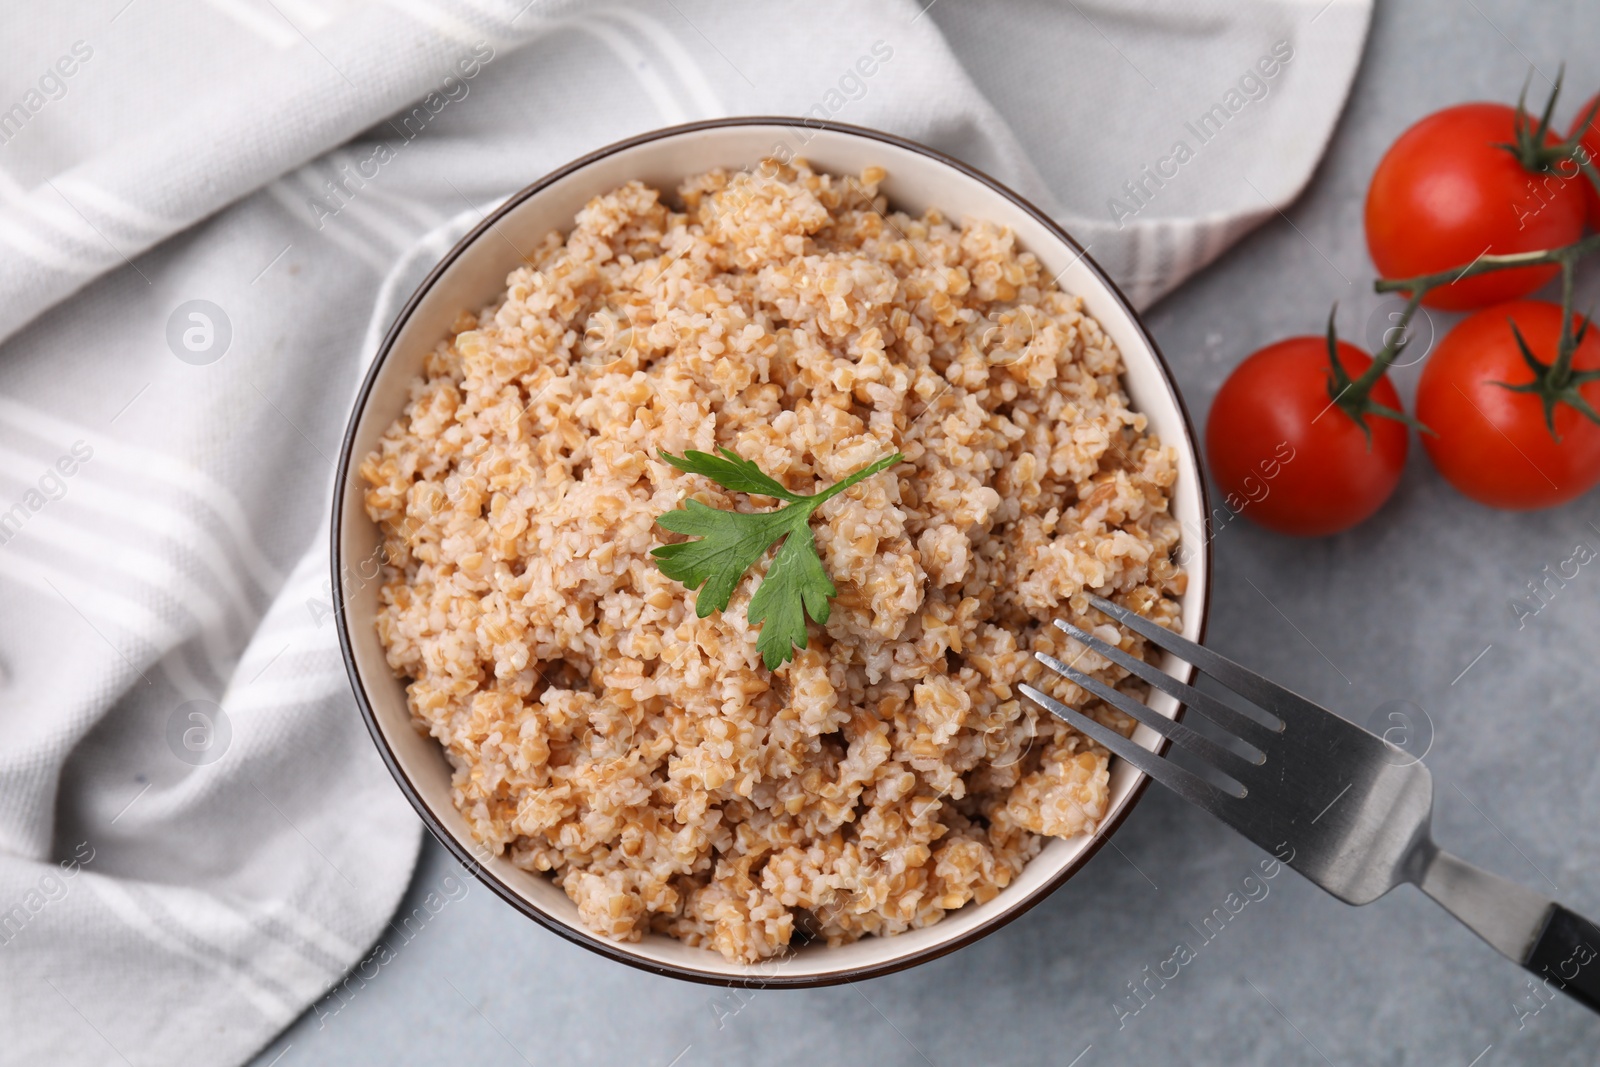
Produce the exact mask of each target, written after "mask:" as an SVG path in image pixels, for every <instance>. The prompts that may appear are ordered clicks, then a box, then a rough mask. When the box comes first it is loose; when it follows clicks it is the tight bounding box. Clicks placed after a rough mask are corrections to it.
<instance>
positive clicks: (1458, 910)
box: [1417, 843, 1600, 1012]
mask: <svg viewBox="0 0 1600 1067" xmlns="http://www.w3.org/2000/svg"><path fill="white" fill-rule="evenodd" d="M1424 847H1425V848H1426V849H1427V852H1426V853H1425V855H1426V860H1425V861H1424V869H1423V872H1422V877H1421V878H1420V879H1418V880H1417V886H1418V888H1420V889H1421V890H1422V891H1423V892H1424V893H1426V894H1428V896H1430V897H1432V898H1433V899H1434V900H1435V901H1436V902H1437V903H1438V904H1440V905H1441V906H1443V907H1444V909H1445V910H1446V911H1448V912H1449V913H1450V914H1451V915H1454V916H1455V917H1456V918H1457V919H1460V920H1461V921H1462V922H1463V923H1464V924H1466V926H1467V928H1468V929H1469V930H1471V931H1472V932H1473V933H1475V934H1477V935H1478V936H1479V937H1481V938H1483V939H1484V940H1485V941H1487V942H1489V944H1490V945H1492V946H1494V948H1495V949H1497V950H1498V951H1499V952H1500V953H1501V954H1502V955H1504V956H1507V957H1509V958H1510V959H1512V960H1515V961H1516V962H1517V963H1520V964H1521V965H1522V966H1523V967H1525V968H1527V969H1528V970H1529V971H1532V972H1533V973H1534V974H1536V975H1538V976H1539V977H1540V978H1542V979H1544V980H1545V981H1546V982H1548V983H1549V984H1550V985H1552V986H1554V987H1555V988H1557V989H1560V990H1562V991H1564V992H1565V993H1567V994H1568V995H1569V996H1571V997H1572V998H1573V999H1575V1000H1577V1001H1578V1002H1580V1003H1581V1004H1583V1005H1584V1007H1586V1008H1588V1009H1589V1010H1591V1011H1595V1012H1600V927H1596V926H1595V924H1594V923H1592V922H1590V921H1589V920H1588V919H1585V918H1584V917H1583V916H1581V915H1579V914H1578V913H1577V912H1575V911H1572V910H1571V909H1570V908H1565V907H1563V906H1562V905H1560V904H1557V903H1556V902H1555V901H1553V900H1551V899H1550V898H1549V897H1547V896H1545V895H1544V894H1542V893H1536V892H1534V891H1533V890H1532V889H1529V888H1528V887H1527V886H1524V885H1518V884H1517V883H1516V882H1513V881H1511V880H1509V879H1506V878H1502V877H1500V876H1499V875H1498V874H1491V873H1490V872H1488V871H1486V870H1483V869H1482V868H1481V867H1474V866H1473V865H1472V864H1470V863H1468V862H1467V861H1465V860H1463V859H1460V858H1458V857H1456V856H1452V855H1451V854H1450V853H1448V852H1446V851H1444V850H1443V849H1440V848H1436V847H1432V846H1431V843H1428V844H1427V845H1425V846H1424Z"/></svg>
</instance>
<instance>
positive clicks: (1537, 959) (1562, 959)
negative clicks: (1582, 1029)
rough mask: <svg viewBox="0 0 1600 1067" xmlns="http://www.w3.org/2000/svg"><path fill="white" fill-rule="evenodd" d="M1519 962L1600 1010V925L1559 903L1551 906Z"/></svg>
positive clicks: (1594, 1008)
mask: <svg viewBox="0 0 1600 1067" xmlns="http://www.w3.org/2000/svg"><path fill="white" fill-rule="evenodd" d="M1522 965H1523V966H1524V967H1526V968H1527V969H1528V970H1530V971H1532V972H1533V973H1534V974H1536V975H1538V976H1539V977H1540V978H1543V979H1545V980H1546V981H1548V982H1549V983H1550V984H1551V985H1553V986H1555V987H1556V988H1557V989H1560V990H1562V991H1564V992H1565V993H1566V994H1567V995H1568V996H1571V997H1572V998H1573V999H1575V1000H1577V1001H1579V1002H1580V1003H1582V1004H1583V1005H1584V1006H1585V1007H1587V1008H1588V1009H1589V1010H1590V1011H1596V1012H1600V927H1597V926H1595V924H1594V923H1592V922H1590V921H1589V920H1588V919H1585V918H1584V917H1583V916H1582V915H1579V914H1578V913H1577V912H1575V911H1572V910H1571V909H1569V908H1565V907H1562V906H1561V905H1560V904H1554V903H1553V904H1551V905H1550V914H1549V916H1548V917H1547V918H1546V919H1545V923H1544V929H1543V930H1541V931H1540V932H1539V936H1538V938H1537V939H1536V940H1535V941H1534V943H1533V948H1532V949H1530V950H1529V951H1528V958H1527V959H1526V960H1524V961H1523V963H1522Z"/></svg>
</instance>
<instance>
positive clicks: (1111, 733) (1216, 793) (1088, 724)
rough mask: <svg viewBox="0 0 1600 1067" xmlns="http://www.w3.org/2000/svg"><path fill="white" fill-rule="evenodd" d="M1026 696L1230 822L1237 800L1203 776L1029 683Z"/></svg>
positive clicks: (1163, 783) (1182, 795) (1195, 802)
mask: <svg viewBox="0 0 1600 1067" xmlns="http://www.w3.org/2000/svg"><path fill="white" fill-rule="evenodd" d="M1017 688H1019V689H1020V690H1022V695H1023V696H1025V697H1027V698H1028V699H1029V700H1031V701H1033V702H1034V703H1035V704H1038V705H1039V706H1040V707H1041V708H1044V709H1045V710H1046V711H1048V712H1050V714H1052V715H1054V716H1055V717H1056V718H1058V719H1061V720H1062V721H1063V722H1065V723H1066V724H1067V725H1068V726H1071V727H1072V728H1073V729H1074V730H1077V731H1078V732H1079V733H1081V734H1083V735H1084V736H1086V737H1089V738H1091V739H1093V740H1095V741H1098V742H1099V743H1100V744H1102V745H1104V746H1105V747H1106V748H1107V749H1109V750H1110V751H1111V753H1112V754H1113V755H1116V756H1119V757H1121V758H1122V759H1124V760H1127V761H1128V762H1129V763H1131V764H1132V765H1133V766H1134V767H1135V768H1137V769H1138V770H1140V771H1143V772H1144V773H1145V774H1148V775H1149V776H1150V777H1152V778H1154V779H1155V780H1156V781H1158V782H1160V783H1161V784H1162V785H1164V786H1166V787H1167V788H1168V789H1170V790H1172V791H1173V792H1174V793H1177V794H1178V795H1179V796H1181V797H1182V798H1183V799H1185V800H1187V801H1188V802H1189V803H1191V804H1193V805H1195V806H1196V807H1199V808H1204V809H1205V810H1206V811H1209V812H1211V813H1212V814H1213V815H1218V816H1222V817H1223V818H1227V817H1228V816H1227V815H1226V814H1225V808H1224V805H1225V804H1226V803H1227V802H1228V801H1229V800H1232V799H1234V798H1232V797H1230V796H1228V794H1226V793H1224V792H1223V791H1222V790H1221V789H1218V788H1217V787H1216V786H1214V785H1212V784H1211V783H1210V782H1208V781H1206V780H1205V779H1204V778H1201V777H1200V776H1199V775H1197V774H1194V773H1192V772H1190V771H1187V770H1184V769H1183V768H1182V767H1179V766H1178V765H1177V764H1175V763H1172V762H1171V761H1169V760H1165V759H1162V758H1161V757H1160V756H1158V755H1156V754H1155V753H1154V752H1151V751H1150V750H1149V749H1147V748H1144V747H1143V746H1141V745H1136V744H1134V743H1133V742H1132V741H1130V740H1128V739H1127V738H1126V737H1123V736H1122V735H1121V734H1119V733H1117V732H1116V731H1115V730H1112V729H1110V728H1108V727H1105V726H1102V725H1100V724H1099V723H1097V722H1095V721H1094V720H1093V719H1091V718H1089V716H1087V715H1085V714H1083V713H1082V712H1081V711H1078V710H1077V709H1075V708H1069V707H1067V706H1066V705H1065V704H1063V703H1061V701H1059V700H1057V699H1056V698H1055V697H1052V696H1050V695H1048V694H1046V693H1041V692H1040V691H1039V690H1037V689H1035V688H1034V687H1033V686H1031V685H1027V684H1026V683H1024V684H1022V685H1020V686H1018V687H1017Z"/></svg>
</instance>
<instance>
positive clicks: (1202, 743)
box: [1033, 652, 1266, 779]
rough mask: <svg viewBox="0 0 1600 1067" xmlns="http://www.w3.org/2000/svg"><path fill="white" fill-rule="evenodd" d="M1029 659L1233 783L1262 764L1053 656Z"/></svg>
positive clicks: (1263, 760)
mask: <svg viewBox="0 0 1600 1067" xmlns="http://www.w3.org/2000/svg"><path fill="white" fill-rule="evenodd" d="M1033 658H1034V659H1036V660H1038V661H1039V662H1040V663H1043V664H1044V665H1045V666H1046V667H1049V668H1050V669H1051V670H1053V671H1055V672H1056V673H1057V674H1060V675H1064V676H1065V677H1066V678H1068V679H1069V680H1070V681H1072V682H1074V683H1076V684H1077V685H1078V686H1080V687H1081V688H1083V689H1087V690H1088V691H1089V692H1090V693H1093V694H1094V695H1095V696H1097V697H1099V698H1100V699H1101V700H1103V701H1105V702H1106V703H1107V704H1110V705H1111V706H1112V707H1114V708H1116V709H1117V710H1119V711H1121V712H1122V713H1123V714H1125V715H1131V716H1133V717H1134V718H1135V719H1137V720H1138V721H1140V722H1142V723H1144V724H1145V725H1146V726H1148V727H1150V729H1152V730H1154V731H1155V732H1156V733H1158V734H1160V735H1161V736H1162V737H1165V738H1166V739H1167V740H1169V741H1171V742H1173V743H1174V744H1178V745H1182V746H1183V747H1184V748H1187V749H1188V750H1189V751H1190V752H1193V753H1194V754H1195V755H1197V756H1199V757H1200V758H1201V759H1203V760H1205V761H1206V762H1208V763H1210V764H1211V765H1212V766H1214V767H1217V768H1218V769H1220V770H1222V771H1223V772H1224V773H1226V774H1228V775H1230V776H1232V777H1233V778H1235V779H1241V778H1243V777H1246V776H1248V775H1249V774H1250V772H1251V771H1252V770H1254V769H1255V768H1257V767H1259V766H1260V765H1261V764H1262V763H1265V762H1266V757H1265V756H1264V755H1263V756H1261V758H1260V759H1257V760H1253V761H1252V760H1248V759H1246V758H1245V757H1243V756H1241V755H1239V754H1238V753H1237V752H1230V751H1229V750H1228V749H1226V748H1224V747H1222V746H1221V745H1219V744H1217V743H1216V742H1215V741H1213V740H1211V739H1210V738H1209V737H1202V736H1201V735H1200V734H1197V733H1195V732H1194V731H1193V730H1191V729H1189V728H1188V727H1187V726H1185V725H1183V723H1181V722H1175V721H1173V720H1172V719H1169V718H1167V717H1166V716H1165V715H1163V714H1161V713H1160V712H1159V711H1157V710H1156V709H1155V708H1152V707H1150V705H1148V704H1145V703H1143V702H1141V701H1138V700H1135V699H1134V698H1133V697H1131V696H1129V695H1128V694H1126V693H1119V692H1117V691H1116V690H1115V689H1113V688H1111V687H1110V686H1109V685H1106V684H1105V683H1104V682H1102V681H1100V680H1099V679H1096V678H1093V677H1090V676H1089V675H1087V674H1085V673H1084V672H1082V671H1080V670H1078V669H1077V668H1076V667H1070V666H1068V665H1067V664H1065V663H1062V662H1061V661H1060V660H1058V659H1056V658H1055V657H1054V656H1050V655H1046V654H1045V653H1043V652H1035V653H1034V654H1033Z"/></svg>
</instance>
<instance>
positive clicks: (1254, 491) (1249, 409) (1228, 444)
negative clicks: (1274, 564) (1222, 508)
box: [1206, 337, 1407, 537]
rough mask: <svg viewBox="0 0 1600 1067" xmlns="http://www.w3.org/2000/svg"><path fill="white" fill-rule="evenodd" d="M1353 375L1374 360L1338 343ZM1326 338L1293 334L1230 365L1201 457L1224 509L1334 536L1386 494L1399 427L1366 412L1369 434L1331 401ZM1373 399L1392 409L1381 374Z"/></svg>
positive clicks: (1291, 530)
mask: <svg viewBox="0 0 1600 1067" xmlns="http://www.w3.org/2000/svg"><path fill="white" fill-rule="evenodd" d="M1339 364H1340V366H1342V367H1343V368H1344V370H1345V373H1347V374H1349V375H1350V377H1351V378H1357V377H1359V376H1360V375H1361V372H1362V371H1364V370H1366V369H1367V368H1368V367H1369V366H1371V365H1372V357H1371V356H1369V355H1367V354H1366V353H1365V352H1363V351H1361V349H1359V348H1357V347H1356V346H1355V345H1351V344H1346V343H1344V342H1343V341H1341V342H1339ZM1330 374H1331V369H1330V367H1329V365H1328V342H1327V338H1325V337H1291V338H1289V339H1287V340H1284V341H1279V342H1277V343H1276V344H1272V345H1268V346H1267V347H1266V348H1263V349H1261V350H1260V351H1259V352H1256V353H1255V354H1254V355H1252V356H1250V357H1249V358H1248V359H1246V360H1245V361H1244V362H1243V363H1241V364H1239V366H1238V367H1236V368H1234V371H1233V373H1232V374H1230V375H1229V376H1228V380H1227V381H1225V382H1223V383H1222V389H1221V391H1219V392H1218V393H1217V398H1216V400H1214V401H1212V404H1211V414H1210V416H1209V417H1208V418H1207V420H1206V457H1207V459H1208V460H1209V461H1210V465H1211V475H1212V477H1213V478H1215V479H1216V481H1217V485H1218V486H1220V487H1221V489H1222V491H1223V494H1224V499H1225V500H1226V502H1227V504H1228V506H1229V507H1231V508H1233V510H1235V511H1237V512H1239V513H1241V514H1243V515H1244V516H1245V517H1246V518H1249V519H1253V520H1255V521H1256V522H1258V523H1260V524H1261V525H1262V526H1265V527H1267V528H1268V529H1272V530H1277V531H1278V532H1280V533H1287V534H1297V535H1300V536H1304V537H1319V536H1322V535H1325V534H1332V533H1338V532H1339V531H1340V530H1346V529H1349V528H1350V527H1352V526H1354V525H1355V524H1356V523H1358V522H1361V521H1362V520H1363V519H1365V518H1367V517H1368V516H1370V515H1371V514H1372V513H1373V512H1375V511H1377V510H1378V508H1379V507H1380V506H1381V505H1382V504H1383V502H1384V501H1385V500H1387V499H1389V494H1391V493H1393V492H1394V487H1395V486H1396V485H1397V484H1399V482H1400V471H1401V470H1402V468H1404V466H1405V462H1406V448H1407V434H1406V428H1405V426H1403V425H1402V424H1400V423H1398V422H1396V421H1395V420H1393V419H1387V418H1381V417H1377V416H1369V417H1368V418H1367V425H1368V428H1369V429H1370V430H1371V431H1372V437H1371V440H1370V442H1369V440H1368V437H1367V434H1366V433H1365V432H1364V431H1363V430H1362V428H1361V426H1360V425H1359V424H1358V423H1357V422H1356V420H1355V419H1353V418H1351V417H1350V415H1349V414H1347V413H1346V412H1345V410H1344V409H1343V408H1341V407H1339V406H1338V405H1337V404H1334V403H1333V402H1332V399H1331V397H1330V396H1329V393H1328V382H1329V376H1330ZM1371 398H1372V399H1373V400H1374V401H1376V402H1377V403H1379V404H1382V405H1384V406H1385V407H1388V408H1392V409H1394V410H1396V411H1398V410H1400V397H1399V396H1398V395H1397V394H1396V393H1395V391H1394V385H1393V384H1391V383H1390V381H1389V379H1388V378H1380V379H1379V380H1378V382H1377V384H1376V385H1375V386H1374V387H1373V389H1372V396H1371Z"/></svg>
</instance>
